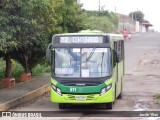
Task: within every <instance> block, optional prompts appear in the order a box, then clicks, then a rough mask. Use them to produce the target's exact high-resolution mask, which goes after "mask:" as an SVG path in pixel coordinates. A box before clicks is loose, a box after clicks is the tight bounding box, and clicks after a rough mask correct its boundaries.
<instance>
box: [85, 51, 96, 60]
mask: <svg viewBox="0 0 160 120" xmlns="http://www.w3.org/2000/svg"><path fill="white" fill-rule="evenodd" d="M95 49H96V48H93V50H92V52H91V53H90V54H89V56H88V58H87V59H86V61H89V60H90V59H91V57H92V56H93V54H94V51H95Z"/></svg>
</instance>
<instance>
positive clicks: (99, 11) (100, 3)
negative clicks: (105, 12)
mask: <svg viewBox="0 0 160 120" xmlns="http://www.w3.org/2000/svg"><path fill="white" fill-rule="evenodd" d="M100 11H101V0H99V12H100Z"/></svg>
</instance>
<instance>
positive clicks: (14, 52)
mask: <svg viewBox="0 0 160 120" xmlns="http://www.w3.org/2000/svg"><path fill="white" fill-rule="evenodd" d="M0 3H1V4H0V5H1V11H0V13H1V16H2V18H1V19H0V20H1V21H0V22H1V28H2V29H1V33H3V34H1V36H0V37H1V38H0V39H1V45H0V48H1V52H3V53H4V54H5V56H6V63H8V64H9V65H10V66H11V61H10V59H11V57H13V58H15V59H16V60H18V61H19V62H20V63H21V64H22V65H23V67H24V68H25V71H26V72H29V71H30V70H29V68H31V67H30V66H31V65H29V64H28V63H32V65H33V64H34V65H35V64H36V63H37V61H39V60H40V59H41V58H42V57H44V52H45V48H46V45H47V43H48V41H49V40H48V38H49V37H50V34H51V33H53V32H54V31H55V19H54V17H53V16H54V14H55V12H54V4H55V0H45V1H44V0H27V1H22V0H5V1H0ZM2 43H3V44H2ZM15 46H16V47H15ZM4 48H5V49H4ZM15 48H16V49H15ZM2 50H3V51H2ZM8 56H9V57H8ZM33 58H34V59H33ZM29 61H30V62H29ZM10 70H11V69H10V68H7V65H6V71H10ZM7 74H8V72H7ZM10 76H11V75H9V74H8V75H7V76H6V77H10Z"/></svg>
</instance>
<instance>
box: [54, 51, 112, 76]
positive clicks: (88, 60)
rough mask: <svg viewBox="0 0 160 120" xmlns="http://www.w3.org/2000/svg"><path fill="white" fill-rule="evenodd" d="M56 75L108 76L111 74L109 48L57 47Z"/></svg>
mask: <svg viewBox="0 0 160 120" xmlns="http://www.w3.org/2000/svg"><path fill="white" fill-rule="evenodd" d="M54 67H55V70H54V72H55V73H53V74H54V75H55V77H63V78H69V77H72V78H73V77H76V78H86V77H106V76H110V75H111V53H110V49H109V48H55V64H54Z"/></svg>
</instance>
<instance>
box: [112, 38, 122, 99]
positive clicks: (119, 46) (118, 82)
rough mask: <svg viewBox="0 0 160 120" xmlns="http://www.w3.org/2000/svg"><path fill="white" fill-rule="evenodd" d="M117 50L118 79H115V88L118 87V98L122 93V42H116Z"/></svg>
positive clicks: (116, 67)
mask: <svg viewBox="0 0 160 120" xmlns="http://www.w3.org/2000/svg"><path fill="white" fill-rule="evenodd" d="M114 47H115V50H116V51H117V56H118V57H117V59H118V60H116V61H117V62H116V66H115V69H116V78H115V87H116V97H117V96H118V95H119V94H120V92H121V78H122V75H123V60H122V43H121V41H116V42H115V45H114Z"/></svg>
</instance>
